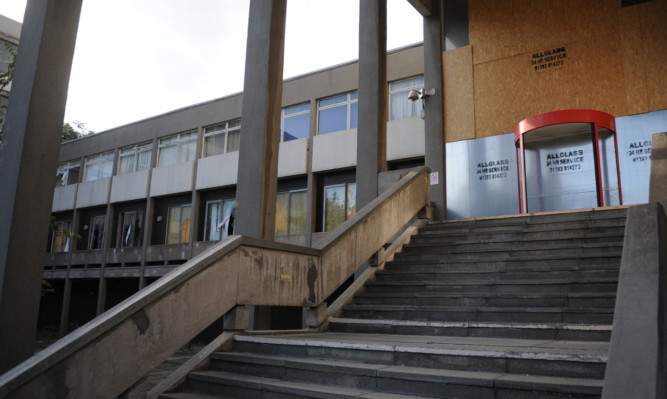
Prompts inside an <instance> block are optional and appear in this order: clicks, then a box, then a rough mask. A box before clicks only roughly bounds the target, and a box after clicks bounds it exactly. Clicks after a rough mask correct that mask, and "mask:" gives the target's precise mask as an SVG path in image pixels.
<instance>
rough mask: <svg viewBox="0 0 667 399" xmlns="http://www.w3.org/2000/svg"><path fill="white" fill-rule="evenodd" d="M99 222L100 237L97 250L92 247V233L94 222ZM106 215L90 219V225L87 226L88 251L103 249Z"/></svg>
mask: <svg viewBox="0 0 667 399" xmlns="http://www.w3.org/2000/svg"><path fill="white" fill-rule="evenodd" d="M98 220H101V221H102V223H101V236H100V239H99V248H94V247H93V233H94V232H95V226H96V225H97V223H96V221H98ZM105 222H106V215H95V216H91V217H90V224H89V225H88V249H89V250H100V249H104V239H105V238H106V228H105V224H106V223H105Z"/></svg>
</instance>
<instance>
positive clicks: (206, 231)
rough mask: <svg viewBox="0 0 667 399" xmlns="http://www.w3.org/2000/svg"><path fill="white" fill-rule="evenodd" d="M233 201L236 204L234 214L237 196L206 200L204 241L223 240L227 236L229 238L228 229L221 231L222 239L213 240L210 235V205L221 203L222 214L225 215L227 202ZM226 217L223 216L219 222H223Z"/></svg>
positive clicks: (233, 207) (233, 206)
mask: <svg viewBox="0 0 667 399" xmlns="http://www.w3.org/2000/svg"><path fill="white" fill-rule="evenodd" d="M230 202H233V203H234V204H233V205H232V214H233V213H234V209H235V208H236V198H221V199H218V200H211V201H206V215H205V217H204V241H222V240H224V239H225V238H227V237H228V236H229V235H228V234H227V231H221V233H220V239H217V240H212V239H211V238H210V236H209V234H208V233H209V226H210V225H209V206H210V205H211V204H215V203H219V204H220V210H221V212H220V214H221V215H222V216H224V214H225V204H227V203H230ZM225 219H226V218H223V219H222V220H219V221H218V223H220V222H223V221H224V220H225Z"/></svg>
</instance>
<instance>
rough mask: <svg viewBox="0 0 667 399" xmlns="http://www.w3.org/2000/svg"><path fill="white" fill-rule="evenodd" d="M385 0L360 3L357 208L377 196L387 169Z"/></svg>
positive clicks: (370, 0)
mask: <svg viewBox="0 0 667 399" xmlns="http://www.w3.org/2000/svg"><path fill="white" fill-rule="evenodd" d="M387 96H388V94H387V1H386V0H364V1H361V2H360V3H359V124H358V128H357V172H356V173H357V176H356V180H357V209H361V208H363V207H364V206H365V205H367V204H368V203H369V202H371V201H372V200H374V199H375V198H376V197H377V196H378V173H380V172H384V171H385V170H387Z"/></svg>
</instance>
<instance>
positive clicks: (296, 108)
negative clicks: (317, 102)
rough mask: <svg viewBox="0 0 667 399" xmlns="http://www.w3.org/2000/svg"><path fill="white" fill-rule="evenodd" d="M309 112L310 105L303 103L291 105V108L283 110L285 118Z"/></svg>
mask: <svg viewBox="0 0 667 399" xmlns="http://www.w3.org/2000/svg"><path fill="white" fill-rule="evenodd" d="M309 110H310V103H303V104H299V105H293V106H291V107H286V108H285V116H287V115H292V114H297V113H299V112H305V111H309Z"/></svg>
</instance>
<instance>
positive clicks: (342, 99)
mask: <svg viewBox="0 0 667 399" xmlns="http://www.w3.org/2000/svg"><path fill="white" fill-rule="evenodd" d="M346 101H347V94H341V95H339V96H335V97H329V98H324V99H322V100H320V103H319V104H320V108H322V107H327V106H329V105H334V104H339V103H344V102H346Z"/></svg>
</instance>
